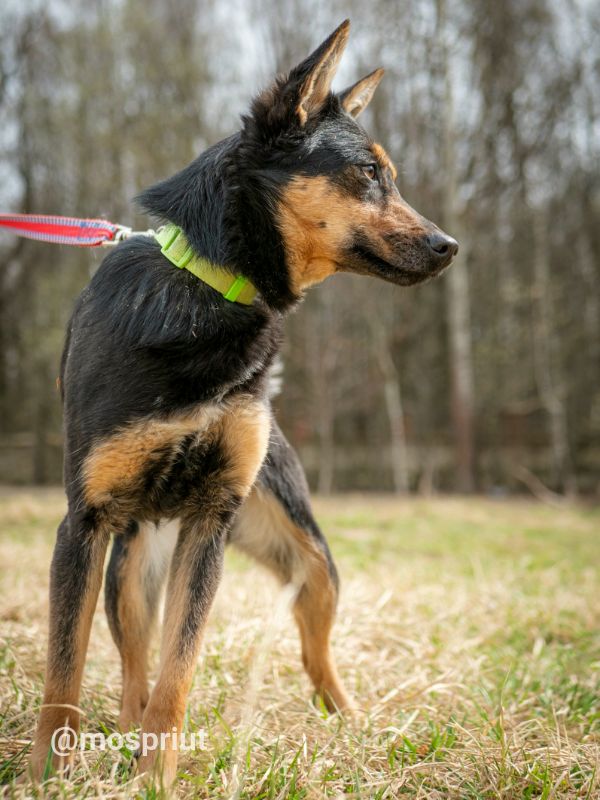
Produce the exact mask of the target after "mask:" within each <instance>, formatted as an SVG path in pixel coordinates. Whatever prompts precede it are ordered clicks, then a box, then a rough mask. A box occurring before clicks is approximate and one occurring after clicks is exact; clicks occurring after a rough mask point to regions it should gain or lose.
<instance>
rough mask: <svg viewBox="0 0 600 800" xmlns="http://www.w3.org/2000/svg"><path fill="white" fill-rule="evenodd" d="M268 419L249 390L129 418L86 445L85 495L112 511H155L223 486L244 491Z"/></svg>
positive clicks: (173, 511) (177, 508)
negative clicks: (165, 413) (164, 412)
mask: <svg viewBox="0 0 600 800" xmlns="http://www.w3.org/2000/svg"><path fill="white" fill-rule="evenodd" d="M269 427H270V411H269V408H268V406H267V405H266V404H265V403H264V401H262V400H258V399H256V398H254V397H251V396H249V395H240V396H238V397H236V398H234V399H233V400H228V401H226V402H223V403H219V404H217V403H211V404H202V405H200V406H197V407H195V408H193V409H188V410H187V411H186V412H184V413H178V414H174V415H171V416H169V417H166V418H165V417H162V418H158V417H156V418H155V417H146V418H144V419H142V420H139V421H136V422H134V423H131V424H130V425H127V426H125V427H123V428H120V429H119V430H117V431H116V432H115V433H114V434H112V435H110V436H108V437H105V438H104V439H102V440H101V441H100V442H98V443H97V444H96V445H95V446H93V447H92V449H91V451H90V453H89V454H88V456H87V458H86V459H85V462H84V465H83V486H84V497H85V501H86V503H87V505H88V506H89V507H91V508H105V509H109V508H112V509H114V511H115V512H123V511H125V512H126V511H127V508H128V507H130V506H131V507H133V506H137V507H138V508H140V507H141V508H142V509H143V512H142V516H146V517H148V518H154V519H157V518H159V517H173V516H177V515H178V514H179V513H181V510H182V508H184V507H185V506H187V505H189V504H198V503H200V504H201V503H203V502H206V497H207V496H208V495H209V494H211V493H214V492H215V489H216V490H217V491H218V490H219V489H220V488H221V487H222V488H223V490H227V491H228V492H230V493H233V494H235V495H236V496H240V497H243V496H245V495H246V493H247V492H248V491H249V489H250V487H251V486H252V484H253V482H254V479H255V477H256V474H257V473H258V470H259V469H260V465H261V464H262V462H263V459H264V457H265V454H266V450H267V445H268V438H269ZM138 516H139V512H138Z"/></svg>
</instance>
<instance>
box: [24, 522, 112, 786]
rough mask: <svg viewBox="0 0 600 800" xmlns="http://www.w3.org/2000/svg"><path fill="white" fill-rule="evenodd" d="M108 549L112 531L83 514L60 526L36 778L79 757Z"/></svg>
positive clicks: (35, 749) (34, 765)
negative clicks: (83, 699)
mask: <svg viewBox="0 0 600 800" xmlns="http://www.w3.org/2000/svg"><path fill="white" fill-rule="evenodd" d="M107 545H108V533H107V532H106V531H105V530H104V529H102V528H101V527H96V526H94V525H93V524H91V523H89V522H86V521H85V520H84V519H82V518H81V515H77V514H69V515H68V516H66V517H65V519H64V520H63V521H62V522H61V524H60V526H59V528H58V535H57V540H56V546H55V548H54V557H53V559H52V569H51V571H50V636H49V641H48V661H47V668H46V684H45V689H44V701H43V705H42V710H41V712H40V718H39V721H38V726H37V731H36V734H35V744H34V747H33V752H32V754H31V762H30V769H31V774H32V777H33V778H34V779H35V780H40V779H42V778H43V777H45V773H47V775H48V776H49V775H50V774H51V772H52V770H53V769H56V770H58V771H59V772H60V771H63V770H64V769H65V768H66V767H68V766H69V765H70V763H71V762H72V760H73V757H74V754H75V744H76V735H77V733H78V731H79V716H80V715H79V710H78V706H79V690H80V687H81V678H82V675H83V664H84V661H85V654H86V651H87V646H88V639H89V635H90V628H91V625H92V617H93V616H94V609H95V608H96V602H97V599H98V592H99V591H100V586H101V584H102V567H103V564H104V556H105V554H106V548H107Z"/></svg>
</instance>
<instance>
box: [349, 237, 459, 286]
mask: <svg viewBox="0 0 600 800" xmlns="http://www.w3.org/2000/svg"><path fill="white" fill-rule="evenodd" d="M452 261H453V256H450V257H449V258H448V259H447V260H446V261H444V262H441V263H440V262H438V263H434V264H432V263H431V262H430V261H429V259H427V258H426V257H425V254H424V253H423V252H421V248H419V247H415V248H414V249H413V248H411V251H410V252H409V253H407V254H405V255H404V257H399V258H398V260H396V259H394V260H393V261H392V260H388V259H386V258H383V257H382V256H381V255H379V254H378V253H376V252H375V251H374V250H373V249H372V248H371V247H370V246H369V244H367V243H365V242H361V243H357V244H355V245H354V246H353V247H352V249H351V253H350V262H351V265H352V271H353V272H359V273H361V274H363V275H371V276H373V277H376V278H381V279H382V280H384V281H387V282H388V283H395V284H396V285H398V286H414V285H415V284H418V283H424V282H425V281H428V280H430V279H431V278H435V277H437V276H438V275H441V273H442V272H444V270H445V269H447V268H448V267H449V266H450V264H451V263H452Z"/></svg>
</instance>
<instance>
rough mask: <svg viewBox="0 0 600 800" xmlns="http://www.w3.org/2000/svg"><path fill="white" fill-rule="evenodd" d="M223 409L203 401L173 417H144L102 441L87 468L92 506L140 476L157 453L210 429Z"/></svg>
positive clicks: (96, 447) (87, 461)
mask: <svg viewBox="0 0 600 800" xmlns="http://www.w3.org/2000/svg"><path fill="white" fill-rule="evenodd" d="M220 413H221V410H220V409H219V407H218V406H214V405H212V406H209V405H202V406H199V407H198V408H196V409H194V410H193V411H190V412H187V413H185V414H178V415H174V416H173V417H171V418H169V419H164V420H157V419H143V420H140V421H137V422H134V423H132V424H131V425H128V426H127V427H125V428H122V429H121V430H120V431H119V432H118V433H115V434H113V435H112V436H110V437H109V438H108V439H105V440H104V441H102V442H100V443H99V444H97V445H96V446H95V447H94V448H93V449H92V451H91V453H90V454H89V455H88V457H87V458H86V460H85V464H84V468H83V474H84V481H85V498H86V501H87V502H88V503H89V504H90V505H92V506H95V505H101V504H102V503H106V502H108V501H110V500H111V497H112V493H113V491H115V489H117V488H121V487H124V486H127V485H128V484H130V483H131V482H133V481H134V480H135V479H136V477H137V476H138V475H139V474H140V473H141V472H142V470H143V469H144V468H145V467H146V466H147V464H148V460H149V459H150V458H151V457H152V455H153V453H155V452H157V451H159V450H162V449H163V448H164V447H168V446H169V445H172V446H175V445H176V444H177V443H178V442H179V441H180V440H181V439H182V438H183V437H184V436H187V435H188V434H190V433H192V432H194V431H201V430H203V429H206V428H207V427H208V426H209V425H210V423H211V422H213V421H214V420H215V418H217V417H218V415H219V414H220Z"/></svg>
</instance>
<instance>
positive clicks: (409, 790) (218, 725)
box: [0, 489, 600, 800]
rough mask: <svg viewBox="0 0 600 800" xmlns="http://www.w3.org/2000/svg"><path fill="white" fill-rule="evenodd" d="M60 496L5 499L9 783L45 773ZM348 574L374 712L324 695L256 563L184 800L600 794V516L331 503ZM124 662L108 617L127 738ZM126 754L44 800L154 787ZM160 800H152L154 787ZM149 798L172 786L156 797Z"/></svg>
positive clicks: (0, 631) (185, 768)
mask: <svg viewBox="0 0 600 800" xmlns="http://www.w3.org/2000/svg"><path fill="white" fill-rule="evenodd" d="M63 502H64V501H63V496H62V493H61V492H60V491H58V490H48V491H30V490H19V491H14V490H8V489H4V490H0V565H1V566H0V569H1V574H0V581H1V594H0V598H1V599H0V774H1V779H0V780H1V782H2V783H5V784H6V783H8V784H11V785H10V786H9V787H5V788H6V792H7V796H9V797H25V796H28V797H30V796H32V793H33V792H35V790H33V789H32V787H31V786H27V785H26V784H14V783H11V782H12V781H14V779H15V778H16V777H17V776H18V775H19V773H21V772H22V771H23V769H24V767H25V764H26V758H27V753H28V751H29V747H30V743H31V738H32V736H33V731H34V725H35V719H36V714H37V710H38V707H39V704H40V700H41V694H42V679H43V669H44V659H45V646H46V641H45V640H46V616H47V583H48V566H49V561H50V557H51V552H52V545H53V540H54V531H55V528H56V525H57V522H58V520H59V519H60V517H61V515H62V513H63ZM315 507H316V512H317V517H318V519H319V521H320V523H321V524H322V527H323V529H324V530H325V532H326V533H327V534H328V538H329V541H330V544H331V546H332V550H333V553H334V556H335V558H336V561H337V564H338V568H339V571H340V574H341V578H342V590H341V597H340V604H339V612H338V622H337V625H336V628H335V638H334V648H335V652H336V655H337V659H338V665H339V669H340V672H341V674H342V676H343V677H344V680H345V682H346V685H347V687H348V688H349V689H350V690H351V692H352V694H353V695H354V697H355V698H356V700H357V702H358V705H359V709H360V710H359V712H358V713H357V715H356V716H355V717H354V718H352V719H348V720H342V719H340V718H338V717H337V716H335V715H328V714H327V712H326V711H325V710H324V709H323V708H322V707H321V706H320V704H319V703H315V702H314V700H313V698H312V697H311V691H310V687H309V683H308V679H307V678H306V677H305V675H304V673H303V671H302V668H301V665H300V660H299V654H298V641H297V636H296V632H295V630H294V627H293V624H292V623H291V618H290V615H289V613H288V611H287V609H286V607H285V603H286V597H287V595H286V594H285V593H284V592H281V590H280V589H279V588H278V587H277V586H276V584H275V583H274V582H273V581H271V579H270V578H266V577H265V573H263V572H262V571H261V570H260V569H259V568H258V567H256V566H254V565H253V564H252V563H250V562H249V561H246V560H245V559H244V558H242V557H241V556H240V555H238V554H236V553H234V552H231V553H228V555H227V565H226V574H225V578H224V581H223V584H222V586H221V588H220V590H219V593H218V596H217V599H216V601H215V605H214V608H213V612H212V615H211V619H210V624H209V627H208V631H207V635H206V639H205V643H204V646H203V650H202V656H201V658H200V661H199V663H198V669H197V672H196V677H195V681H194V686H193V689H192V692H191V695H190V699H189V710H188V715H187V722H186V724H187V728H188V731H197V732H202V734H203V736H204V745H205V746H204V748H203V749H200V750H197V751H196V752H194V753H186V754H184V755H182V757H181V758H180V780H179V789H178V791H179V795H180V796H182V797H201V798H202V797H218V798H221V797H223V798H234V797H240V798H248V799H251V798H252V799H253V800H254V799H258V798H273V800H274V799H275V798H292V800H299V799H300V798H320V797H331V798H339V797H348V798H349V797H355V798H380V799H382V798H397V797H402V796H406V797H410V798H445V797H455V798H538V797H539V798H555V797H565V798H566V797H569V798H571V797H582V798H598V797H600V634H599V631H600V587H599V581H598V578H599V575H598V565H599V557H600V536H599V533H600V512H599V511H598V510H590V509H588V508H584V507H579V506H565V507H561V508H558V509H557V508H550V507H548V506H543V505H540V504H537V503H534V502H526V501H523V500H515V501H512V500H497V501H495V500H488V499H481V498H475V499H468V500H467V499H453V498H436V499H432V500H424V499H410V500H402V499H393V498H384V497H370V496H349V497H346V496H343V497H335V498H327V499H318V500H317V501H316V502H315ZM119 691H120V675H119V663H118V659H117V654H116V650H115V648H114V646H113V644H112V641H111V639H110V634H109V631H108V626H107V623H106V619H105V617H104V613H103V611H102V608H101V607H100V608H99V610H98V612H97V614H96V618H95V622H94V628H93V631H92V640H91V644H90V650H89V654H88V661H87V666H86V673H85V677H84V688H83V693H82V698H81V707H82V710H83V713H84V720H83V724H82V727H83V729H84V730H87V731H107V732H112V731H114V730H116V716H117V713H118V703H119ZM128 755H129V754H128V751H127V750H126V748H124V749H123V752H122V753H119V752H108V751H106V752H102V751H97V752H88V753H85V754H84V755H83V756H82V757H81V758H80V760H79V762H78V765H77V768H76V769H75V771H74V772H73V773H72V774H71V776H70V779H69V780H64V779H63V780H59V779H58V778H53V779H52V780H51V781H50V782H49V783H48V784H46V786H45V787H44V790H43V791H39V792H38V796H56V797H59V796H60V797H62V798H70V797H83V796H86V797H90V796H92V797H96V796H97V797H105V798H108V797H110V798H114V797H125V796H135V795H136V794H137V795H139V796H143V794H144V792H145V790H144V789H143V788H142V787H141V784H140V782H139V779H138V780H137V781H136V780H134V781H132V780H131V779H130V778H129V775H128V770H127V765H128ZM146 794H147V796H150V794H151V793H150V794H148V793H146ZM152 796H154V795H153V794H152Z"/></svg>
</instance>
